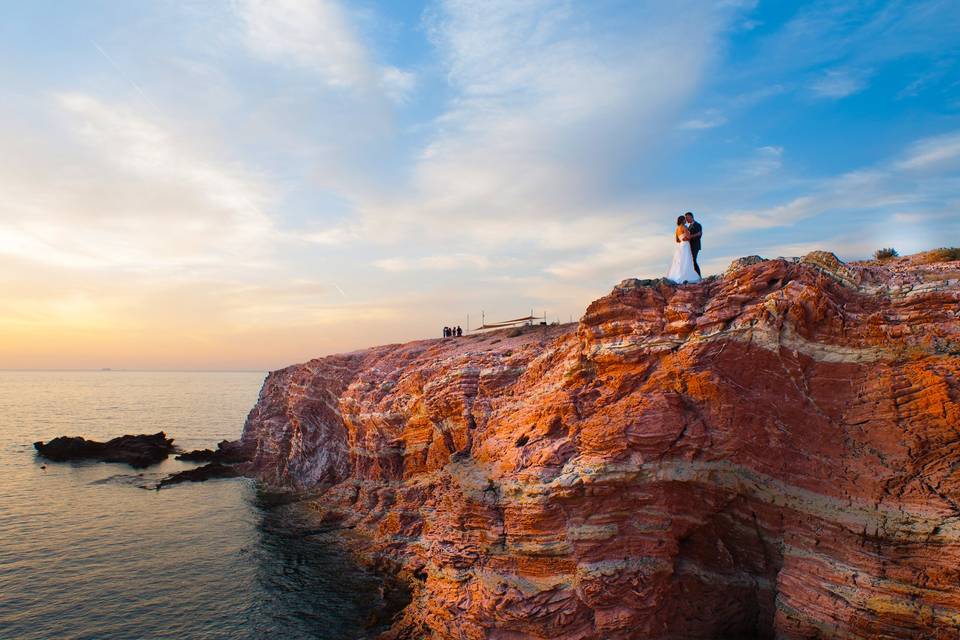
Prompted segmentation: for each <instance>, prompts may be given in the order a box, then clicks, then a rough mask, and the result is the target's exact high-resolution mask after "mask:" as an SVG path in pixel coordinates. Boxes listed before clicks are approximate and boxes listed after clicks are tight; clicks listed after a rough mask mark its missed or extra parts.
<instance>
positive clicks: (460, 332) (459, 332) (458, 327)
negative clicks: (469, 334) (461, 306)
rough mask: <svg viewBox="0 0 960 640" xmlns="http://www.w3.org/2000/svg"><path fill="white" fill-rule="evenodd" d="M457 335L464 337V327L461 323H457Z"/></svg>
mask: <svg viewBox="0 0 960 640" xmlns="http://www.w3.org/2000/svg"><path fill="white" fill-rule="evenodd" d="M457 337H458V338H462V337H463V329H461V328H460V325H457Z"/></svg>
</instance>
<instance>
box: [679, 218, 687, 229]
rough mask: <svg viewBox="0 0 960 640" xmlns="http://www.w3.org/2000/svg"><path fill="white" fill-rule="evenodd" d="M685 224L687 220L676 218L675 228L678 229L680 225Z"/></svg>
mask: <svg viewBox="0 0 960 640" xmlns="http://www.w3.org/2000/svg"><path fill="white" fill-rule="evenodd" d="M686 222H687V219H686V218H684V217H683V216H677V226H678V227H679V226H680V225H682V224H685V223H686Z"/></svg>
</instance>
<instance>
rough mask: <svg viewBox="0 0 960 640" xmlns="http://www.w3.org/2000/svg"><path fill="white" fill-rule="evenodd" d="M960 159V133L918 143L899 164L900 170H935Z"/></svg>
mask: <svg viewBox="0 0 960 640" xmlns="http://www.w3.org/2000/svg"><path fill="white" fill-rule="evenodd" d="M958 159H960V132H954V133H949V134H946V135H942V136H935V137H932V138H926V139H924V140H920V141H918V142H916V143H915V144H914V145H913V146H912V147H911V148H910V150H909V151H908V152H907V154H906V157H905V158H904V159H903V160H901V161H900V162H898V163H897V167H898V168H900V169H911V170H913V169H917V170H924V169H935V168H937V167H943V166H944V165H949V164H951V163H955V162H956V161H957V160H958Z"/></svg>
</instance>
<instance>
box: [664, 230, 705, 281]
mask: <svg viewBox="0 0 960 640" xmlns="http://www.w3.org/2000/svg"><path fill="white" fill-rule="evenodd" d="M676 245H677V247H676V248H675V249H674V250H673V263H672V264H671V265H670V271H669V272H668V273H667V279H668V280H672V281H673V282H675V283H677V284H686V283H688V282H700V275H699V274H698V273H697V271H696V269H694V268H693V253H691V251H690V241H689V240H684V241H683V242H677V243H676Z"/></svg>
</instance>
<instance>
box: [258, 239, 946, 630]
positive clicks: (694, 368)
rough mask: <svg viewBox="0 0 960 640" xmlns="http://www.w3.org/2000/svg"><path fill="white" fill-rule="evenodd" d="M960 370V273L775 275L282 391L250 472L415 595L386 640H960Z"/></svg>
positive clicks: (774, 268)
mask: <svg viewBox="0 0 960 640" xmlns="http://www.w3.org/2000/svg"><path fill="white" fill-rule="evenodd" d="M957 344H960V266H958V263H956V262H952V263H932V264H925V263H922V262H916V261H911V260H909V259H901V260H898V261H896V262H895V264H892V265H889V266H888V265H862V264H846V263H843V262H841V261H840V260H838V259H837V258H836V256H834V255H833V254H829V253H825V252H816V253H811V254H808V255H807V256H805V257H804V258H803V259H802V260H799V261H797V260H792V259H791V260H761V259H758V258H754V257H751V258H748V259H745V260H742V261H738V262H737V263H735V265H734V268H733V269H731V270H730V271H729V272H727V273H726V274H724V275H723V276H722V277H719V278H716V279H712V280H707V281H705V282H703V283H700V284H696V285H688V286H684V287H673V286H664V285H662V284H660V283H657V282H656V281H651V282H641V281H625V283H624V284H621V285H620V286H618V288H617V289H616V290H615V291H614V293H612V294H611V295H608V296H605V297H603V298H601V299H599V300H597V301H595V302H594V303H593V304H591V305H590V307H589V308H588V309H587V311H586V314H585V315H584V317H583V319H582V320H581V321H580V323H579V326H573V325H569V326H560V327H550V328H547V329H546V330H544V331H531V332H524V333H522V334H521V335H518V336H514V337H508V336H507V332H505V331H504V332H494V333H493V334H488V335H487V336H484V338H483V339H482V340H480V339H475V340H463V341H451V340H428V341H419V342H413V343H408V344H403V345H389V346H383V347H376V348H373V349H369V350H366V351H358V352H354V353H349V354H344V355H335V356H329V357H326V358H321V359H316V360H311V361H310V362H307V363H304V364H301V365H295V366H291V367H288V368H286V369H283V370H280V371H275V372H273V373H271V374H270V375H269V376H268V378H267V380H266V381H265V383H264V386H263V390H262V392H261V394H260V398H259V400H258V402H257V404H256V406H255V407H254V408H253V410H252V411H251V412H250V415H249V418H248V419H247V423H246V425H245V428H244V434H243V441H244V442H245V443H247V444H248V445H249V446H250V447H252V449H253V456H252V458H251V461H250V462H249V463H246V464H245V465H244V466H245V469H247V470H248V472H249V473H251V474H253V475H255V476H257V477H259V478H261V479H262V480H264V481H266V482H267V483H269V484H270V485H273V486H287V487H293V488H298V489H305V490H309V489H313V490H316V491H322V492H323V493H322V494H320V495H319V497H318V498H316V499H315V501H314V504H315V506H316V508H317V509H318V510H320V511H321V512H323V513H327V514H336V516H337V517H338V518H339V519H340V520H338V521H340V522H342V524H343V525H344V526H353V527H354V530H353V531H354V532H356V533H359V534H361V536H362V537H361V538H360V539H361V540H362V541H363V542H362V543H358V545H359V546H358V547H357V551H358V552H359V553H360V555H361V556H362V557H367V558H369V559H371V561H382V560H383V559H385V558H390V559H393V560H394V561H395V562H396V563H397V565H398V567H399V568H398V569H397V573H398V574H401V575H405V576H408V577H409V579H410V584H411V598H412V600H411V602H410V604H409V605H408V606H407V607H406V608H405V609H404V611H403V612H402V614H401V616H402V617H401V619H400V620H399V621H398V623H397V624H396V625H394V628H393V630H392V631H391V633H390V634H388V636H386V637H393V638H434V639H451V640H452V639H454V638H457V639H460V638H477V639H479V638H526V639H541V640H543V639H550V640H600V639H603V640H627V639H630V640H642V639H652V638H684V639H707V638H721V637H723V638H774V637H775V638H779V639H784V640H794V639H795V640H799V639H801V638H849V639H866V638H917V639H919V638H938V637H944V638H946V637H954V636H955V635H956V630H957V629H958V627H960V570H958V567H960V471H958V470H960V431H958V430H957V425H958V424H960V356H958V355H957V354H958V353H960V350H956V349H955V348H954V347H953V346H951V345H957Z"/></svg>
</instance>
